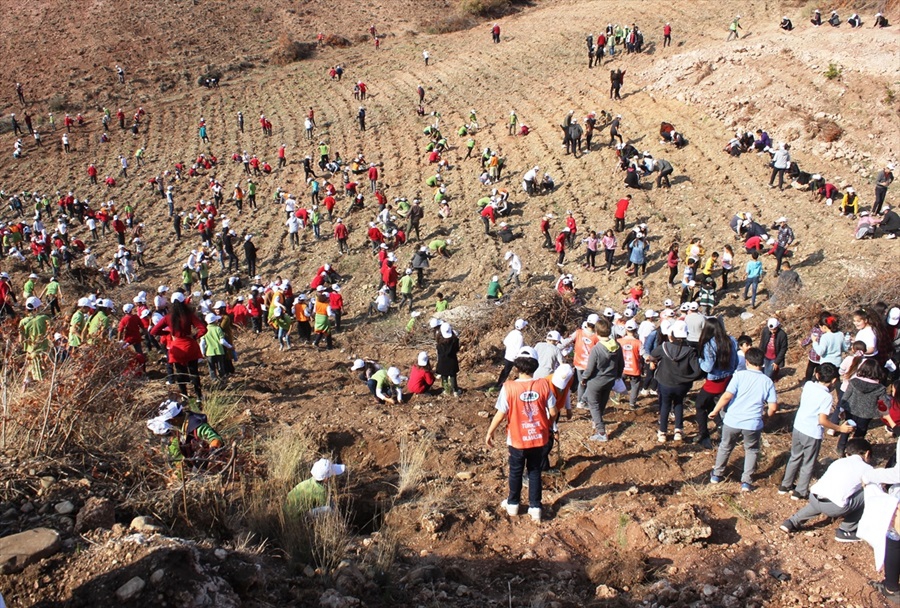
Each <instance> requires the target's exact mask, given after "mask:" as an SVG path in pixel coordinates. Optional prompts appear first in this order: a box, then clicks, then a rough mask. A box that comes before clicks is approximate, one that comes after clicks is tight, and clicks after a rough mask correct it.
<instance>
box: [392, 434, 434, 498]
mask: <svg viewBox="0 0 900 608" xmlns="http://www.w3.org/2000/svg"><path fill="white" fill-rule="evenodd" d="M433 443H434V440H433V438H432V437H430V436H425V437H422V438H421V439H416V440H413V441H412V442H411V441H410V439H409V437H407V436H405V435H404V436H403V437H401V438H400V465H399V468H398V473H399V474H400V484H399V486H398V487H397V493H398V495H400V496H403V495H405V494H407V493H409V492H412V491H415V490H416V489H417V488H418V487H419V484H420V483H421V482H422V481H423V480H424V479H425V477H426V476H427V474H428V470H427V468H426V463H427V462H428V453H429V452H430V451H431V448H432V446H433Z"/></svg>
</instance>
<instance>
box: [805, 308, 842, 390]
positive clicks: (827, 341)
mask: <svg viewBox="0 0 900 608" xmlns="http://www.w3.org/2000/svg"><path fill="white" fill-rule="evenodd" d="M818 329H819V332H818V334H819V335H818V337H817V336H816V334H815V332H814V333H813V334H812V336H811V337H812V347H813V350H814V351H815V352H816V354H817V355H818V356H819V364H820V365H821V364H822V363H831V364H832V365H834V366H835V367H838V368H840V366H841V353H843V350H844V334H843V333H842V332H841V331H840V326H839V324H838V318H837V317H836V316H834V315H833V314H831V313H830V312H827V311H825V312H823V313H822V314H820V315H819V323H818ZM807 375H808V376H809V372H808V371H807ZM810 379H811V376H810ZM807 382H809V380H807Z"/></svg>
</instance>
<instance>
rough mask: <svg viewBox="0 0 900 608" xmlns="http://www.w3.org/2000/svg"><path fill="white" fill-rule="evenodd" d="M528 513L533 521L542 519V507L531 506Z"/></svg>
mask: <svg viewBox="0 0 900 608" xmlns="http://www.w3.org/2000/svg"><path fill="white" fill-rule="evenodd" d="M528 514H529V515H530V516H531V520H532V521H541V508H540V507H529V509H528Z"/></svg>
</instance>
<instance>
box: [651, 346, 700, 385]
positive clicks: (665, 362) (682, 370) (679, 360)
mask: <svg viewBox="0 0 900 608" xmlns="http://www.w3.org/2000/svg"><path fill="white" fill-rule="evenodd" d="M650 357H651V358H652V359H654V360H656V381H657V382H659V383H660V384H663V385H665V386H684V385H688V386H690V385H691V384H692V383H693V382H694V380H696V379H697V378H698V376H699V374H700V372H701V370H700V361H699V359H698V357H697V351H696V350H694V348H693V347H691V346H688V345H687V344H684V343H682V344H678V343H677V342H663V343H662V344H660V345H658V346H657V347H656V348H654V349H653V352H651V353H650Z"/></svg>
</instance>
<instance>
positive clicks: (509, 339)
mask: <svg viewBox="0 0 900 608" xmlns="http://www.w3.org/2000/svg"><path fill="white" fill-rule="evenodd" d="M527 325H528V321H526V320H525V319H516V322H515V324H514V326H513V329H512V331H510V332H509V333H508V334H506V337H505V338H503V346H504V348H505V351H504V353H503V371H501V372H500V377H499V378H497V384H496V385H494V387H493V388H492V389H491V392H497V391H499V390H500V387H501V386H503V383H504V382H506V379H507V378H509V373H510V372H511V371H512V368H513V365H514V363H515V360H516V355H518V353H519V351H520V350H522V347H523V346H525V337H524V336H523V335H522V330H523V329H525V327H526V326H527Z"/></svg>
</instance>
